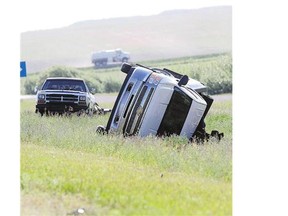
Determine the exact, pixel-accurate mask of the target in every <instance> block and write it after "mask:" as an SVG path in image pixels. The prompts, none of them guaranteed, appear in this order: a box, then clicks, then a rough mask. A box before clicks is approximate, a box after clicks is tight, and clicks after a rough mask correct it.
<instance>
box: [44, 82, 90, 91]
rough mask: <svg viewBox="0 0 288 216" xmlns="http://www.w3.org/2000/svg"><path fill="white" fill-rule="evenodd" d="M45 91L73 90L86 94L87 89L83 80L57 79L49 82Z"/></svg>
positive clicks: (46, 83) (45, 85) (45, 86)
mask: <svg viewBox="0 0 288 216" xmlns="http://www.w3.org/2000/svg"><path fill="white" fill-rule="evenodd" d="M43 90H72V91H81V92H86V87H85V84H84V82H83V81H82V80H65V79H55V80H47V81H46V82H45V84H44V85H43Z"/></svg>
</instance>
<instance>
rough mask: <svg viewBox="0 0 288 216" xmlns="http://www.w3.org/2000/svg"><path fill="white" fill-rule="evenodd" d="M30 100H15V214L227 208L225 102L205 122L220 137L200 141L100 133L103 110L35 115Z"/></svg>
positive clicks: (228, 120)
mask: <svg viewBox="0 0 288 216" xmlns="http://www.w3.org/2000/svg"><path fill="white" fill-rule="evenodd" d="M34 103H35V102H34V101H29V100H27V101H21V215H65V214H66V213H67V212H70V211H72V210H73V209H75V208H79V207H84V208H85V209H86V211H87V215H232V129H231V128H232V117H231V101H223V102H215V103H214V104H213V106H212V108H211V112H210V113H209V115H208V117H207V122H206V124H207V128H208V130H210V129H211V130H212V129H218V130H220V131H223V132H224V133H225V138H224V139H223V140H222V141H221V142H219V143H218V142H212V141H210V142H208V143H205V144H203V145H196V144H191V143H188V142H187V140H186V139H185V138H182V137H170V138H165V139H160V138H155V137H146V138H139V137H133V138H123V137H122V136H119V135H108V136H107V135H99V134H96V133H95V129H96V126H97V125H100V124H101V125H105V124H106V123H107V120H108V117H109V116H108V115H106V116H93V117H88V116H80V117H77V116H74V115H72V116H70V117H65V116H63V117H45V116H44V117H40V116H38V115H37V114H35V113H34V107H33V106H34ZM107 106H109V105H108V104H107ZM110 106H111V107H112V105H110ZM161 176H162V177H161Z"/></svg>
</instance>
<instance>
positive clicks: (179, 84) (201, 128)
mask: <svg viewBox="0 0 288 216" xmlns="http://www.w3.org/2000/svg"><path fill="white" fill-rule="evenodd" d="M121 71H122V72H124V73H126V74H127V76H126V78H125V80H124V83H123V85H122V88H121V90H120V92H119V94H118V97H117V99H116V102H115V104H114V107H113V109H112V113H111V115H110V118H109V120H108V123H107V126H106V127H103V126H98V128H97V131H98V132H102V133H122V134H124V136H131V135H139V136H149V135H156V136H169V135H173V134H175V135H180V136H186V137H187V138H188V139H190V140H197V141H199V140H200V141H204V140H208V139H209V138H210V137H211V136H213V137H216V138H217V139H218V140H220V139H221V138H222V137H223V136H224V134H223V133H219V132H218V131H216V130H213V131H212V132H211V134H208V133H206V131H205V123H204V119H205V117H206V115H207V113H208V111H209V109H210V107H211V105H212V103H213V99H212V98H211V97H209V96H208V95H206V94H205V92H207V87H206V86H205V85H203V84H202V83H200V82H199V81H197V80H194V79H191V78H189V77H188V76H186V75H181V74H179V73H176V72H174V71H171V70H169V69H166V68H164V69H158V68H148V67H145V66H142V65H139V64H136V65H133V66H132V65H129V64H127V63H124V64H123V65H122V68H121Z"/></svg>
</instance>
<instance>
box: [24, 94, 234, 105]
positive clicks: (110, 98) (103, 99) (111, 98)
mask: <svg viewBox="0 0 288 216" xmlns="http://www.w3.org/2000/svg"><path fill="white" fill-rule="evenodd" d="M95 97H96V101H97V103H98V104H101V103H114V102H115V100H116V97H117V95H109V94H95ZM211 97H212V98H213V99H214V101H227V100H232V94H220V95H212V96H211ZM27 99H30V100H32V99H34V100H36V96H35V95H20V100H27Z"/></svg>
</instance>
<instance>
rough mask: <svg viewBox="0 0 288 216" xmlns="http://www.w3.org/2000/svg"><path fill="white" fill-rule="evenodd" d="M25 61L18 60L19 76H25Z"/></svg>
mask: <svg viewBox="0 0 288 216" xmlns="http://www.w3.org/2000/svg"><path fill="white" fill-rule="evenodd" d="M26 76H27V74H26V62H25V61H20V77H26Z"/></svg>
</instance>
